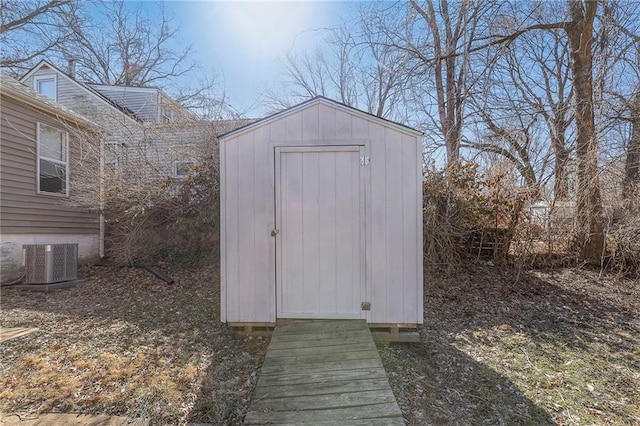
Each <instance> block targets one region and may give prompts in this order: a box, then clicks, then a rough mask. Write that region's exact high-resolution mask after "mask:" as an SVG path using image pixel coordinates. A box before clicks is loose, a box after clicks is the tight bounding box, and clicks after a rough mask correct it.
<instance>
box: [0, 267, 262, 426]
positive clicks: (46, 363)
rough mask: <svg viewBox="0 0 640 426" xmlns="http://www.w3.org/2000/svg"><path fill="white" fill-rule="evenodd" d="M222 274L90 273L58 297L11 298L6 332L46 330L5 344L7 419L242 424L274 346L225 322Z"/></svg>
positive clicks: (5, 302)
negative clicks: (74, 416) (69, 415)
mask: <svg viewBox="0 0 640 426" xmlns="http://www.w3.org/2000/svg"><path fill="white" fill-rule="evenodd" d="M217 271H218V268H217V267H214V266H210V267H206V268H199V269H173V270H171V269H168V270H166V272H167V273H168V274H169V275H170V276H171V277H172V278H174V279H175V281H176V283H175V284H174V285H172V286H169V285H167V284H165V283H164V282H162V281H160V280H158V279H157V278H155V277H154V276H153V275H151V274H150V273H149V272H148V271H145V270H140V269H128V268H115V267H85V268H83V269H82V270H81V271H80V275H81V278H83V279H84V280H85V282H84V284H82V285H80V286H78V287H75V288H70V289H64V290H57V291H53V292H50V293H34V292H26V291H19V290H16V289H12V288H3V289H2V293H1V297H2V299H1V303H2V316H1V318H0V325H2V326H3V327H38V329H39V330H38V331H36V332H34V333H31V334H29V335H27V336H23V337H20V338H16V339H12V340H9V341H6V342H3V343H2V344H0V359H1V360H2V363H1V364H0V411H3V412H11V413H18V414H23V415H26V416H30V417H32V416H33V415H34V414H36V415H37V414H38V413H44V412H74V413H83V414H94V413H100V414H116V415H123V416H131V417H144V418H147V419H149V420H150V423H151V424H185V423H187V421H192V422H210V423H214V424H237V423H239V422H240V421H241V419H242V417H243V416H244V414H245V412H246V406H247V401H248V398H249V394H250V392H251V390H252V389H253V387H254V386H255V382H256V380H257V371H258V369H259V367H260V366H261V364H262V361H263V359H264V354H265V351H266V347H267V344H268V339H264V338H251V339H250V338H240V337H238V336H236V335H234V334H232V333H231V332H230V331H229V330H228V329H227V327H225V326H224V325H223V324H221V323H220V322H219V318H220V313H219V306H220V303H219V277H218V272H217Z"/></svg>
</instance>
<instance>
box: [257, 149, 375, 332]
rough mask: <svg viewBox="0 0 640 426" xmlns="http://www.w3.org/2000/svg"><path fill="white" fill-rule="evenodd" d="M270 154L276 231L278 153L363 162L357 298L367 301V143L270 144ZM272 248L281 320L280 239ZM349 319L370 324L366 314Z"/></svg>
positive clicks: (278, 218) (277, 227) (279, 221)
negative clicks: (346, 156) (343, 155)
mask: <svg viewBox="0 0 640 426" xmlns="http://www.w3.org/2000/svg"><path fill="white" fill-rule="evenodd" d="M270 145H271V146H270V148H271V149H270V150H271V152H272V153H273V157H272V158H273V175H272V176H273V181H272V182H273V190H274V222H275V223H274V230H280V229H281V225H282V217H281V209H280V201H281V188H280V184H279V181H280V176H279V173H280V170H281V163H280V159H281V154H282V153H303V152H336V151H342V152H344V151H351V152H358V153H359V156H360V157H361V158H366V159H367V163H366V164H367V165H366V166H365V165H362V164H361V166H360V167H361V168H360V173H359V175H360V183H359V186H360V190H359V193H360V203H359V206H360V214H359V216H360V222H359V223H360V232H359V234H360V247H361V250H360V296H361V298H362V301H363V302H364V301H369V300H370V296H369V295H370V294H371V293H370V276H369V264H370V263H369V256H370V250H371V249H370V247H369V244H368V241H371V240H370V234H369V232H370V226H369V223H370V220H369V211H370V208H369V206H370V200H369V194H370V189H369V182H370V179H369V178H370V167H368V158H369V143H368V141H362V140H358V141H354V140H351V141H335V142H333V143H331V142H328V141H321V142H319V143H318V144H315V145H314V144H305V145H294V144H291V142H289V143H285V144H270ZM274 236H275V238H274V240H275V241H274V244H275V251H276V256H275V265H274V266H275V268H274V269H275V277H274V278H275V288H274V293H275V295H274V296H275V297H274V299H275V300H274V302H275V305H276V306H275V307H276V318H283V310H282V303H281V300H282V299H281V295H282V274H280V271H282V259H283V253H282V247H281V238H280V235H279V234H277V233H276V234H275V235H274ZM293 317H295V316H291V315H287V318H293ZM300 317H301V318H305V316H304V315H301V316H300ZM327 318H328V317H327ZM353 318H359V319H365V320H366V321H367V322H369V321H370V311H362V310H360V311H359V314H357V315H354V317H353Z"/></svg>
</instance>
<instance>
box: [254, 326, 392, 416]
mask: <svg viewBox="0 0 640 426" xmlns="http://www.w3.org/2000/svg"><path fill="white" fill-rule="evenodd" d="M244 424H248V425H255V424H260V425H266V424H278V425H298V424H340V425H404V420H403V418H402V413H401V412H400V408H399V407H398V404H397V403H396V400H395V397H394V396H393V392H392V391H391V387H390V386H389V381H388V380H387V374H386V372H385V371H384V367H383V366H382V362H381V361H380V356H379V355H378V351H377V350H376V347H375V344H374V343H373V339H372V337H371V332H370V331H369V327H368V326H367V324H366V323H365V322H364V321H359V320H354V321H318V322H306V323H296V324H287V325H278V326H277V327H276V329H275V330H274V332H273V336H272V337H271V343H270V344H269V350H268V351H267V356H266V358H265V361H264V365H263V367H262V371H261V373H260V377H259V379H258V384H257V386H256V390H255V392H254V395H253V399H252V402H251V405H250V407H249V412H248V414H247V416H246V418H245V421H244Z"/></svg>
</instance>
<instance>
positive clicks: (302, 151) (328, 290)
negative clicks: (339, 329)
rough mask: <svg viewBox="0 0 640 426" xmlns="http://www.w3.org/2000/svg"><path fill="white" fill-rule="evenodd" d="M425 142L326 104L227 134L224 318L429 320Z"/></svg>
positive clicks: (261, 321) (223, 150)
mask: <svg viewBox="0 0 640 426" xmlns="http://www.w3.org/2000/svg"><path fill="white" fill-rule="evenodd" d="M422 136H423V135H422V134H421V133H420V132H418V131H416V130H414V129H411V128H409V127H406V126H403V125H400V124H397V123H393V122H391V121H388V120H384V119H381V118H379V117H375V116H373V115H370V114H367V113H365V112H363V111H359V110H357V109H354V108H351V107H348V106H346V105H343V104H340V103H338V102H335V101H332V100H330V99H326V98H323V97H317V98H314V99H311V100H309V101H307V102H304V103H302V104H300V105H297V106H295V107H292V108H289V109H287V110H284V111H282V112H279V113H277V114H275V115H272V116H270V117H267V118H264V119H262V120H259V121H256V122H254V123H252V124H249V125H247V126H244V127H241V128H239V129H236V130H233V131H231V132H229V133H227V134H225V135H222V136H220V209H221V210H220V216H221V219H220V229H221V237H220V238H221V261H220V263H221V284H220V287H221V289H220V293H221V320H222V321H223V322H227V323H230V324H231V325H245V326H246V325H247V324H250V325H251V324H254V325H256V324H258V325H265V324H274V323H275V322H276V320H278V319H281V318H305V319H330V318H333V319H337V318H340V319H347V318H349V319H364V320H366V321H367V322H368V323H369V324H370V325H371V326H373V327H375V326H376V325H378V326H385V327H387V326H391V327H394V326H395V327H397V326H403V327H416V326H418V325H419V324H422V322H423V316H424V311H423V295H422V293H423V277H422V275H423V270H422V264H423V259H422V258H423V250H422V245H423V241H422Z"/></svg>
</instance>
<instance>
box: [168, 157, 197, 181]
mask: <svg viewBox="0 0 640 426" xmlns="http://www.w3.org/2000/svg"><path fill="white" fill-rule="evenodd" d="M195 166H196V162H195V161H193V160H184V161H174V162H173V177H176V178H186V177H188V176H189V175H190V174H191V172H192V171H193V168H194V167H195Z"/></svg>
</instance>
